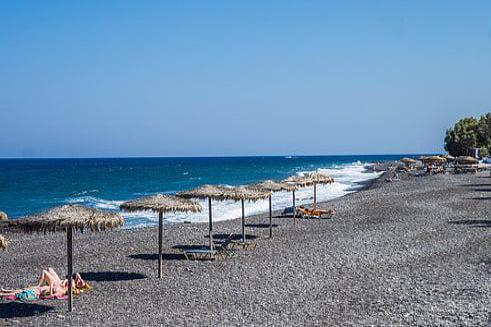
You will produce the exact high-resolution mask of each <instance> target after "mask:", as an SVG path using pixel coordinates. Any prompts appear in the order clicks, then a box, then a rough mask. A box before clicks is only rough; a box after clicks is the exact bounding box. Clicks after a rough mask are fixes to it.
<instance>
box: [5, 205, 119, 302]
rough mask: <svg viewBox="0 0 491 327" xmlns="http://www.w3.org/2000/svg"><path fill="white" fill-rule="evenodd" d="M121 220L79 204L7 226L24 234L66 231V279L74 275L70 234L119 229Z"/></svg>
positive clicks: (69, 299) (56, 208) (62, 207)
mask: <svg viewBox="0 0 491 327" xmlns="http://www.w3.org/2000/svg"><path fill="white" fill-rule="evenodd" d="M123 224H124V220H123V218H122V217H121V216H120V215H119V214H117V213H114V212H109V211H101V210H98V209H95V208H89V207H85V206H81V205H72V204H68V205H63V206H59V207H54V208H52V209H50V210H48V211H45V212H42V213H39V214H35V215H31V216H28V217H25V218H23V219H16V220H14V221H11V222H10V223H9V226H12V227H14V228H19V229H21V230H23V231H24V232H27V233H32V232H41V233H46V232H66V235H67V265H68V274H67V275H68V279H69V280H70V279H71V277H72V275H73V260H72V259H73V232H74V231H80V232H83V231H84V230H90V231H93V232H99V231H103V230H106V229H112V228H117V227H120V226H122V225H123ZM72 297H73V294H72V283H71V282H69V283H68V310H69V311H72V309H73V306H72V304H73V301H72Z"/></svg>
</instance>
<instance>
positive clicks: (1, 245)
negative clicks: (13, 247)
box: [0, 235, 9, 251]
mask: <svg viewBox="0 0 491 327" xmlns="http://www.w3.org/2000/svg"><path fill="white" fill-rule="evenodd" d="M8 245H9V242H8V241H7V239H6V238H5V237H3V236H2V235H0V250H4V251H5V249H6V248H7V246H8Z"/></svg>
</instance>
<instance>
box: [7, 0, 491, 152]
mask: <svg viewBox="0 0 491 327" xmlns="http://www.w3.org/2000/svg"><path fill="white" fill-rule="evenodd" d="M490 109H491V1H449V0H446V1H394V0H391V1H336V2H334V1H300V0H299V1H286V0H284V1H274V0H272V1H256V0H248V1H212V0H211V1H201V0H197V1H182V0H179V1H177V0H176V1H170V0H169V1H145V0H143V1H1V2H0V126H1V127H0V157H4V158H8V157H127V156H240V155H338V154H339V155H341V154H389V153H438V152H442V151H443V138H444V134H445V130H446V128H448V127H450V126H451V125H453V124H454V123H455V121H456V120H458V119H459V118H461V117H465V116H477V115H481V114H483V113H486V112H489V111H490Z"/></svg>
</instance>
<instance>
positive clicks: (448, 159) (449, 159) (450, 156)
mask: <svg viewBox="0 0 491 327" xmlns="http://www.w3.org/2000/svg"><path fill="white" fill-rule="evenodd" d="M442 158H445V159H446V160H447V161H454V160H455V157H454V156H452V155H450V154H447V155H444V156H443V157H442Z"/></svg>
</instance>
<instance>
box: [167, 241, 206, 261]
mask: <svg viewBox="0 0 491 327" xmlns="http://www.w3.org/2000/svg"><path fill="white" fill-rule="evenodd" d="M205 247H206V245H204V244H201V245H190V244H178V245H174V246H173V247H172V248H173V249H177V250H181V251H188V250H197V249H202V248H205ZM183 256H184V255H183ZM184 259H185V258H184Z"/></svg>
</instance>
